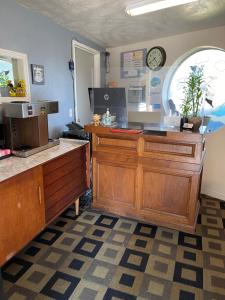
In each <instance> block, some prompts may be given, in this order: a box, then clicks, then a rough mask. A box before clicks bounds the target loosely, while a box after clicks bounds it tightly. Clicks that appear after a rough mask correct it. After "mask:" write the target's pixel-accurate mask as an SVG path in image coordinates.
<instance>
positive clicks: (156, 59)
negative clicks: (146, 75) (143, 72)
mask: <svg viewBox="0 0 225 300" xmlns="http://www.w3.org/2000/svg"><path fill="white" fill-rule="evenodd" d="M165 62H166V51H165V50H164V49H163V48H162V47H153V48H151V49H150V50H149V51H148V53H147V57H146V65H147V66H148V67H149V69H151V70H153V71H155V70H159V69H160V68H161V67H162V66H164V64H165Z"/></svg>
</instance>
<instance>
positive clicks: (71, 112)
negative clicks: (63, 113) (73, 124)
mask: <svg viewBox="0 0 225 300" xmlns="http://www.w3.org/2000/svg"><path fill="white" fill-rule="evenodd" d="M69 117H70V118H72V117H73V109H72V108H70V109H69Z"/></svg>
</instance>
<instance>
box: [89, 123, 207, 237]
mask: <svg viewBox="0 0 225 300" xmlns="http://www.w3.org/2000/svg"><path fill="white" fill-rule="evenodd" d="M85 130H86V131H87V132H89V133H92V154H93V207H94V208H95V209H100V210H103V211H107V212H111V213H115V214H118V215H121V216H126V217H131V218H135V219H138V220H142V221H146V222H149V223H152V224H156V225H161V226H166V227H169V228H174V229H178V230H181V231H186V232H190V233H193V232H194V231H195V225H196V222H197V216H198V210H199V191H200V186H201V174H202V165H203V157H204V152H205V151H204V135H203V134H202V133H190V132H179V130H173V131H167V130H161V129H160V130H156V131H155V130H150V131H144V132H143V133H140V134H131V133H126V132H122V133H118V132H113V130H112V128H108V127H103V126H93V125H87V126H85Z"/></svg>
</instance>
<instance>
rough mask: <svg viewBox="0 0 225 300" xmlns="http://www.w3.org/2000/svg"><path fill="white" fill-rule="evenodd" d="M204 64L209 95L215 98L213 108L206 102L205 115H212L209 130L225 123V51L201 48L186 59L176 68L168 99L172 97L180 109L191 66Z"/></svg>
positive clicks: (210, 97) (212, 98)
mask: <svg viewBox="0 0 225 300" xmlns="http://www.w3.org/2000/svg"><path fill="white" fill-rule="evenodd" d="M195 65H197V66H204V77H205V81H206V84H207V97H208V98H209V99H211V100H213V106H214V107H213V108H211V106H209V105H208V104H207V103H205V115H207V116H210V117H211V120H210V123H209V130H210V131H214V130H217V129H218V128H220V127H222V126H224V125H225V89H224V83H225V51H222V50H219V49H205V50H200V51H198V52H196V53H194V54H192V55H190V56H189V57H188V58H187V59H185V60H184V61H183V62H182V63H181V64H180V65H179V66H178V67H177V69H176V71H175V73H174V75H173V77H172V80H171V83H170V87H169V93H168V99H172V100H173V102H174V103H175V105H176V108H177V110H178V111H180V105H181V101H182V99H184V93H183V86H184V82H185V80H186V79H187V77H188V75H189V74H190V72H191V69H190V67H191V66H195Z"/></svg>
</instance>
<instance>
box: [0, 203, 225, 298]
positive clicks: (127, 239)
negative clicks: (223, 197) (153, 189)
mask: <svg viewBox="0 0 225 300" xmlns="http://www.w3.org/2000/svg"><path fill="white" fill-rule="evenodd" d="M2 271H3V278H4V291H5V294H6V297H7V299H10V300H22V299H23V300H30V299H31V300H34V299H37V300H38V299H39V300H50V299H59V300H60V299H62V300H67V299H70V300H75V299H81V300H100V299H103V300H111V299H114V300H115V299H123V300H126V299H127V300H133V299H139V300H144V299H151V300H159V299H162V300H168V299H171V300H198V299H199V300H222V299H225V202H220V201H218V200H216V199H211V198H207V197H203V198H202V201H201V209H200V214H199V217H198V224H197V228H196V233H195V234H188V233H184V232H178V231H176V230H172V229H167V228H162V227H157V226H154V225H150V224H144V223H141V222H140V223H139V222H137V221H135V220H130V219H126V218H121V217H118V216H113V215H110V214H105V213H104V214H101V213H99V212H96V211H94V210H91V209H90V210H85V211H83V213H82V214H81V215H80V216H79V217H76V216H75V214H74V211H73V209H71V208H69V209H68V210H67V211H65V212H64V213H63V214H62V215H61V216H60V217H59V218H58V219H57V220H56V221H55V222H54V223H52V224H51V225H50V226H49V227H48V228H46V229H45V230H44V231H43V232H42V233H41V234H40V235H39V236H37V237H36V238H35V239H34V240H33V241H32V242H31V243H30V244H29V245H28V246H27V247H26V248H25V249H23V251H21V253H19V254H18V255H17V256H16V257H14V258H13V259H12V260H11V261H9V262H8V263H7V264H6V265H5V266H4V268H3V270H2Z"/></svg>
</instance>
